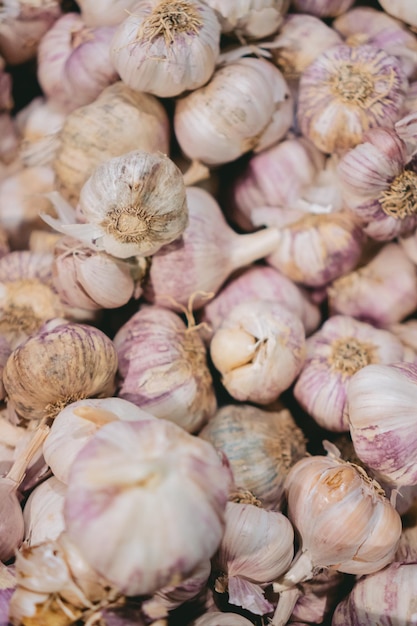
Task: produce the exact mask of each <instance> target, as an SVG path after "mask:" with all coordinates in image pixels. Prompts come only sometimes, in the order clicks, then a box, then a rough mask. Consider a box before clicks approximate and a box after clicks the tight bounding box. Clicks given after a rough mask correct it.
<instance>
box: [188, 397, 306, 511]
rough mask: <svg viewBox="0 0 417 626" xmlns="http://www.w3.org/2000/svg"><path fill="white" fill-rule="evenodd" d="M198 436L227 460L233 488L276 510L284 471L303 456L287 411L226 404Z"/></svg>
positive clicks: (302, 446)
mask: <svg viewBox="0 0 417 626" xmlns="http://www.w3.org/2000/svg"><path fill="white" fill-rule="evenodd" d="M199 437H201V438H203V439H205V440H207V441H209V442H210V443H211V444H212V445H213V446H214V447H215V448H216V449H217V450H219V452H221V453H223V454H224V455H225V456H226V457H227V459H228V461H229V463H230V467H231V469H232V472H233V476H234V480H235V484H236V485H237V487H239V488H240V489H244V490H247V491H250V492H251V493H252V494H253V495H254V496H255V498H257V499H258V500H260V502H261V504H262V506H263V507H264V508H266V509H276V510H277V509H280V507H281V505H282V504H283V502H284V481H285V478H286V476H287V474H288V471H289V469H290V467H291V466H292V465H294V463H296V461H298V460H299V459H301V458H303V457H304V456H305V454H306V441H305V438H304V435H303V433H302V431H301V429H300V428H299V427H298V426H297V425H296V423H295V421H294V419H293V417H292V415H291V413H290V412H289V411H287V410H285V409H284V410H281V411H265V410H262V409H260V408H257V407H254V406H251V405H249V404H235V405H232V404H230V405H226V406H223V407H221V408H220V409H219V410H218V411H217V413H216V414H215V415H214V416H213V417H212V418H211V420H210V421H209V422H208V424H207V425H206V426H205V427H204V428H203V430H202V431H201V432H200V433H199Z"/></svg>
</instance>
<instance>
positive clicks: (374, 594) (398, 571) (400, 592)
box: [332, 562, 417, 626]
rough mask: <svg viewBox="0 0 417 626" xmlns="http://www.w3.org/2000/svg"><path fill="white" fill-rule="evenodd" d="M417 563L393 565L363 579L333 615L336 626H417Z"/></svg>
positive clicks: (356, 584)
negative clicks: (416, 595)
mask: <svg viewBox="0 0 417 626" xmlns="http://www.w3.org/2000/svg"><path fill="white" fill-rule="evenodd" d="M416 584H417V563H415V562H414V563H391V564H390V565H389V566H388V567H386V568H385V569H383V570H382V571H380V572H376V573H374V574H371V575H369V576H364V577H362V578H360V579H359V580H358V581H357V582H356V583H355V585H354V587H353V589H352V591H351V592H350V593H349V595H348V596H347V597H346V598H345V599H344V600H342V601H341V602H340V603H339V604H338V606H337V607H336V610H335V612H334V614H333V618H332V626H356V624H359V623H360V624H361V626H374V625H376V624H378V626H391V624H395V626H410V625H411V624H416V621H417V617H416V608H415V589H416Z"/></svg>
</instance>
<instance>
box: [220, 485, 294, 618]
mask: <svg viewBox="0 0 417 626" xmlns="http://www.w3.org/2000/svg"><path fill="white" fill-rule="evenodd" d="M252 500H253V503H250V502H245V500H243V501H240V499H239V495H237V496H236V500H234V499H233V495H232V501H231V502H228V503H227V505H226V512H225V523H226V526H225V530H224V533H223V538H222V541H221V543H220V546H219V549H218V551H217V552H216V554H215V557H214V564H213V568H214V572H215V573H216V581H215V583H214V586H215V589H216V591H219V592H222V591H226V590H227V592H228V601H229V603H230V604H235V605H237V606H241V607H242V608H244V609H247V610H249V611H251V612H252V613H255V614H257V615H264V614H265V613H269V612H271V611H272V610H273V605H272V604H271V603H270V602H269V601H268V600H267V599H266V598H265V597H264V594H263V588H262V587H263V586H265V585H267V584H268V583H270V582H271V581H273V580H274V579H275V578H277V577H278V576H280V575H281V574H283V573H284V572H285V571H286V570H287V569H288V567H289V565H290V563H291V561H292V559H293V556H294V530H293V527H292V525H291V523H290V521H289V520H288V519H287V518H286V517H285V516H284V515H283V514H282V513H280V512H279V511H267V510H265V509H263V508H262V507H261V506H260V505H259V502H258V503H256V501H254V499H252Z"/></svg>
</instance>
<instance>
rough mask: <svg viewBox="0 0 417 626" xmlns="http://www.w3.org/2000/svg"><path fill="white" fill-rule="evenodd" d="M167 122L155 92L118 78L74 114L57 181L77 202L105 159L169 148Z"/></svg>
mask: <svg viewBox="0 0 417 626" xmlns="http://www.w3.org/2000/svg"><path fill="white" fill-rule="evenodd" d="M169 128H170V127H169V120H168V115H167V113H166V110H165V108H164V106H163V105H162V103H161V102H159V101H158V99H157V98H156V97H155V96H152V95H151V94H146V93H140V92H136V91H133V90H132V89H130V87H128V86H127V85H125V84H124V83H122V82H121V81H118V82H116V83H114V84H113V85H110V86H109V87H106V88H105V89H104V90H103V91H102V92H101V94H100V95H99V96H98V98H97V99H96V100H95V101H94V102H92V103H91V104H88V105H86V106H84V107H80V108H78V109H76V110H75V111H73V112H72V113H70V114H69V115H68V116H67V117H66V119H65V122H64V124H63V127H62V130H61V132H60V134H59V142H60V145H59V147H58V150H57V155H56V159H55V160H54V170H55V176H56V185H57V189H58V191H60V192H61V193H62V195H63V196H64V197H65V198H66V199H67V200H69V201H70V202H72V203H73V204H76V202H77V201H78V197H79V194H80V191H81V187H82V186H83V184H84V183H85V181H86V180H87V179H88V178H89V176H90V175H91V173H92V172H93V170H94V169H95V168H96V167H97V165H99V164H100V163H103V162H104V161H106V160H107V159H110V158H112V157H115V156H119V155H121V154H125V153H127V152H130V151H131V150H145V151H147V152H158V151H159V152H163V153H164V154H168V152H169V136H170V130H169Z"/></svg>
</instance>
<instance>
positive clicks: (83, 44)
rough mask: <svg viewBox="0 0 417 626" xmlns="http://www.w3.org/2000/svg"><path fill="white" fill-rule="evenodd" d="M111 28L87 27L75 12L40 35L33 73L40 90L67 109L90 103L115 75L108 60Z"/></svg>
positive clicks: (115, 77)
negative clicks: (35, 67)
mask: <svg viewBox="0 0 417 626" xmlns="http://www.w3.org/2000/svg"><path fill="white" fill-rule="evenodd" d="M113 34H114V27H112V26H102V27H96V28H89V27H87V26H86V24H85V23H84V20H83V18H82V17H81V16H80V14H79V13H66V14H65V15H63V16H62V17H60V18H59V19H58V20H57V21H56V22H55V23H54V24H53V26H52V27H51V28H50V29H49V30H48V32H47V33H46V34H45V35H44V36H43V38H42V40H41V42H40V44H39V50H38V56H37V61H38V63H37V75H38V81H39V83H40V85H41V87H42V91H43V93H44V94H45V95H46V96H48V97H49V98H51V100H52V101H55V102H57V103H59V104H61V105H63V106H65V107H67V108H68V109H70V108H71V109H75V108H77V107H79V106H83V105H85V104H89V103H90V102H93V101H94V100H95V99H96V98H97V96H98V95H99V94H100V93H101V92H102V91H103V89H104V88H105V87H107V86H108V85H110V84H111V83H114V82H116V80H117V79H118V74H117V71H116V70H115V68H114V67H113V65H112V63H111V61H110V41H111V39H112V37H113Z"/></svg>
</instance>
